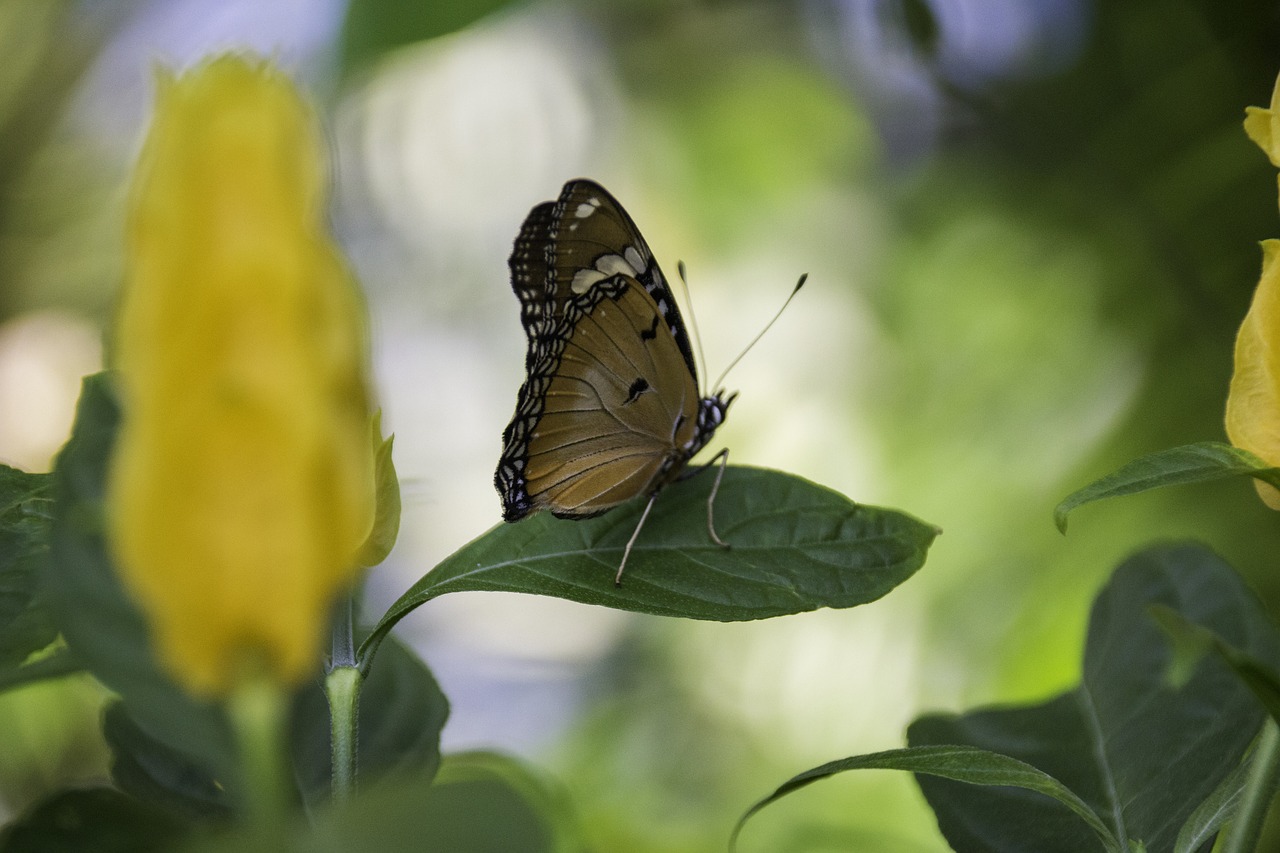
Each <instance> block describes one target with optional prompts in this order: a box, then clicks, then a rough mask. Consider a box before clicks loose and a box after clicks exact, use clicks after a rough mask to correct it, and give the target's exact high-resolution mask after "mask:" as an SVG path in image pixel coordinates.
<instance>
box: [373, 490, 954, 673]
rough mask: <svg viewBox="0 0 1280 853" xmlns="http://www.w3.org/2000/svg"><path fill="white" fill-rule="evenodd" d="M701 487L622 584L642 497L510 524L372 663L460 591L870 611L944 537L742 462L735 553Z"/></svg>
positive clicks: (731, 527) (664, 608)
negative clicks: (579, 517)
mask: <svg viewBox="0 0 1280 853" xmlns="http://www.w3.org/2000/svg"><path fill="white" fill-rule="evenodd" d="M701 479H702V482H701V483H700V484H699V483H697V482H696V481H687V482H685V483H682V484H679V485H677V486H673V487H672V488H670V489H667V490H666V491H665V492H663V494H662V496H661V498H659V499H658V501H657V502H656V503H655V504H654V508H653V512H652V514H651V516H650V518H649V520H648V522H647V524H646V526H645V528H644V530H643V531H642V532H641V536H640V539H639V540H637V542H636V545H635V547H634V548H633V549H632V552H631V557H630V560H629V562H628V563H627V571H626V574H625V575H624V576H623V579H622V586H621V587H620V588H619V587H615V586H614V571H615V570H616V568H617V565H618V561H620V560H621V559H622V552H623V548H624V546H625V544H626V541H627V539H628V537H630V536H631V533H632V531H633V530H634V529H635V525H636V522H637V520H638V517H639V513H640V511H641V502H640V501H637V502H635V504H634V505H633V506H630V507H628V508H626V509H622V508H619V509H617V510H614V511H613V512H610V513H607V514H605V515H603V516H600V517H598V518H594V519H589V520H586V521H565V520H562V519H557V518H554V517H552V516H550V515H548V514H545V513H543V514H540V515H536V516H533V517H531V518H528V519H525V520H524V521H522V522H521V523H519V524H515V525H499V526H498V527H496V528H494V529H493V530H490V531H489V532H488V533H486V534H484V535H483V536H481V537H480V538H479V539H477V540H475V541H474V542H472V543H471V544H469V545H467V546H465V547H464V548H462V549H460V550H459V551H457V552H456V553H455V554H453V555H452V556H451V557H449V558H448V559H447V560H445V561H444V562H443V563H441V564H440V565H439V566H437V567H436V568H435V569H433V570H432V571H431V572H430V573H428V574H427V575H426V576H424V577H423V578H422V580H420V581H418V582H417V583H416V584H414V585H413V586H412V587H410V588H409V590H408V591H407V592H406V593H405V594H404V595H402V596H401V597H400V598H399V599H398V600H397V601H396V602H395V603H394V604H392V605H391V607H390V608H388V610H387V613H386V615H385V616H384V617H383V618H382V620H381V621H380V622H379V623H378V625H377V626H376V627H375V628H374V630H373V633H372V634H371V635H370V636H369V638H368V639H367V640H366V641H365V642H364V644H363V646H362V647H361V650H360V659H361V661H362V666H367V665H368V661H369V660H370V659H371V657H372V655H373V654H374V653H375V652H376V651H377V647H378V643H379V642H380V641H381V639H382V637H384V636H385V635H386V633H387V631H389V630H391V628H392V627H393V626H394V625H395V623H396V622H398V621H399V620H400V619H401V618H403V617H404V616H405V615H406V614H407V613H409V612H410V611H412V610H413V609H414V608H416V607H418V606H419V605H421V604H424V603H425V602H427V601H430V600H431V599H433V598H435V597H436V596H439V595H443V594H445V593H447V592H462V591H471V590H502V591H505V592H524V593H534V594H537V595H550V596H555V597H557V598H567V599H569V600H571V601H579V602H583V603H585V604H598V605H602V606H605V607H613V608H616V609H619V610H630V611H634V612H637V613H649V614H654V615H659V616H679V617H684V618H686V619H708V620H712V621H717V622H735V621H741V620H745V619H764V618H767V617H771V616H784V615H787V614H792V613H803V612H804V611H807V610H814V609H816V608H819V607H853V606H855V605H858V604H866V603H867V602H870V601H874V600H876V599H877V598H880V597H881V596H882V595H884V594H885V593H887V592H889V591H890V590H891V589H893V588H894V587H895V586H897V585H898V584H900V583H902V582H903V581H905V580H907V578H909V577H911V575H913V574H914V573H915V572H916V570H917V569H919V568H920V566H922V565H923V564H924V559H925V555H926V553H927V551H928V548H929V545H930V544H931V543H932V542H933V539H934V537H936V536H937V535H938V532H939V531H938V530H937V528H934V527H931V526H929V525H927V524H924V523H923V522H920V521H917V520H916V519H914V518H912V517H911V516H909V515H906V514H904V513H901V512H897V511H895V510H887V509H880V508H877V507H871V506H865V505H862V504H856V503H854V502H853V501H850V500H849V499H848V498H846V497H844V496H843V495H840V494H837V493H836V492H833V491H831V490H830V489H824V488H822V487H821V486H817V485H815V484H813V483H810V482H808V481H807V480H803V479H801V478H800V477H795V476H791V475H788V474H782V473H779V472H777V471H766V470H761V469H754V468H737V467H735V468H727V469H726V470H725V475H724V479H723V481H722V482H721V485H720V491H719V493H718V494H717V496H716V503H715V512H716V526H717V529H718V532H719V533H720V536H721V538H723V539H725V541H727V542H728V543H729V544H730V547H729V548H727V549H725V548H721V547H719V546H718V545H716V544H715V543H714V542H712V541H711V540H710V538H709V537H708V535H707V526H706V517H707V516H706V503H707V492H708V489H710V488H711V483H710V481H709V478H705V477H704V478H701Z"/></svg>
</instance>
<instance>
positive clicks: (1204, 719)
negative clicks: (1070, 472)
mask: <svg viewBox="0 0 1280 853" xmlns="http://www.w3.org/2000/svg"><path fill="white" fill-rule="evenodd" d="M1156 606H1160V607H1162V608H1164V609H1165V610H1167V611H1169V612H1172V613H1175V614H1178V617H1179V618H1180V619H1182V620H1184V622H1185V623H1186V624H1189V625H1194V626H1200V628H1199V630H1205V631H1211V632H1213V633H1214V634H1215V635H1217V634H1221V635H1223V636H1227V637H1230V638H1231V640H1230V641H1228V642H1229V644H1230V647H1231V648H1233V649H1236V650H1237V652H1238V654H1239V655H1240V656H1246V655H1247V656H1248V659H1249V660H1252V661H1267V662H1270V664H1269V666H1270V668H1271V671H1272V672H1274V666H1275V664H1276V663H1278V662H1280V633H1278V632H1277V630H1276V627H1275V626H1274V624H1272V623H1271V621H1270V619H1269V618H1268V616H1267V614H1266V611H1265V609H1264V608H1263V607H1262V605H1261V603H1260V602H1259V601H1258V600H1257V598H1256V597H1255V596H1254V595H1253V594H1252V593H1251V592H1249V591H1248V590H1247V589H1246V588H1245V587H1244V585H1243V584H1242V583H1241V582H1240V580H1239V578H1238V577H1237V576H1236V575H1235V573H1234V572H1233V571H1232V569H1231V568H1230V566H1228V565H1226V564H1225V563H1224V562H1222V560H1221V559H1219V558H1218V557H1217V556H1215V555H1214V554H1212V553H1211V552H1209V551H1207V550H1205V549H1204V548H1200V547H1196V546H1176V547H1160V548H1153V549H1150V550H1148V551H1145V552H1143V553H1141V554H1138V555H1136V556H1134V557H1133V558H1131V559H1130V560H1129V561H1127V562H1126V563H1125V564H1124V565H1122V566H1120V568H1118V569H1117V570H1116V572H1115V574H1114V576H1113V577H1112V580H1111V582H1110V583H1109V584H1108V585H1107V587H1106V588H1105V589H1104V590H1103V591H1102V592H1101V593H1100V594H1099V596H1098V599H1097V601H1096V602H1095V604H1094V607H1093V616H1092V619H1091V621H1090V625H1089V634H1088V639H1087V641H1086V648H1085V657H1084V665H1083V670H1084V676H1083V679H1082V681H1081V684H1080V686H1078V687H1077V688H1075V689H1074V690H1072V691H1070V692H1068V693H1065V694H1063V695H1061V696H1058V697H1056V698H1054V699H1051V700H1049V701H1048V702H1045V703H1043V704H1040V705H1034V706H1027V707H1017V708H997V709H986V710H977V711H971V712H968V713H965V714H962V715H959V716H943V715H931V716H925V717H922V718H920V719H918V720H916V721H915V722H914V723H912V724H911V727H910V728H909V730H908V735H907V736H908V742H909V744H910V748H908V749H905V750H894V751H891V752H885V753H876V754H874V755H865V756H857V757H853V758H848V759H843V760H840V761H835V762H831V763H829V764H826V765H823V766H821V767H817V768H814V769H812V770H809V771H806V772H805V773H802V774H799V775H798V776H795V777H793V778H792V779H790V780H788V781H787V782H786V783H784V784H783V785H782V786H781V787H780V788H779V789H778V790H777V791H775V792H774V793H773V794H771V795H770V796H769V797H768V798H766V799H764V800H762V801H761V802H760V803H757V804H756V805H755V806H753V807H752V808H751V809H750V810H749V811H748V812H747V814H746V815H745V816H744V818H743V820H745V819H746V817H749V816H750V815H751V814H754V813H755V812H756V811H758V810H759V809H760V808H762V807H763V806H765V805H767V804H769V803H771V802H773V801H774V800H776V799H778V798H779V797H781V796H784V795H786V794H788V793H790V792H791V791H794V790H796V789H797V788H799V787H801V786H803V785H807V784H809V783H810V782H813V781H815V780H817V779H820V778H825V777H827V776H830V775H832V774H834V773H837V772H841V771H844V770H853V769H868V768H892V769H899V770H910V771H913V772H915V773H916V777H917V781H918V782H919V784H920V787H921V789H922V790H923V791H924V794H925V797H926V798H927V799H928V800H929V804H930V806H931V807H932V808H933V810H934V812H935V814H936V815H937V818H938V825H939V827H940V828H941V830H942V833H943V835H944V836H946V838H947V841H948V842H949V843H950V844H951V845H952V847H953V848H954V849H955V850H958V851H1010V853H1013V851H1024V850H1036V851H1043V853H1052V852H1053V851H1063V853H1077V851H1083V850H1094V849H1102V850H1108V851H1119V850H1123V849H1125V845H1127V844H1129V843H1140V844H1142V845H1143V846H1144V848H1145V849H1147V850H1152V851H1156V850H1174V849H1177V850H1195V849H1196V848H1197V847H1198V844H1199V842H1200V841H1203V840H1204V839H1207V838H1209V837H1212V835H1213V834H1214V833H1215V832H1216V831H1217V830H1218V828H1219V827H1220V826H1221V824H1222V823H1223V821H1225V820H1227V819H1228V818H1229V817H1230V816H1231V814H1232V811H1233V805H1234V803H1235V802H1236V800H1237V798H1238V796H1239V793H1240V791H1241V789H1242V788H1243V786H1244V777H1243V774H1242V772H1241V764H1240V762H1241V759H1242V758H1243V756H1244V754H1245V750H1246V749H1247V748H1248V746H1249V743H1250V742H1251V741H1252V740H1253V738H1254V736H1255V734H1256V733H1257V731H1258V728H1259V725H1260V722H1261V719H1262V716H1263V709H1262V707H1261V705H1260V704H1259V702H1258V701H1257V700H1256V699H1255V698H1254V696H1253V695H1252V694H1251V693H1250V690H1249V688H1248V687H1247V686H1246V684H1245V683H1244V682H1243V681H1242V680H1241V679H1240V678H1238V677H1237V675H1236V674H1235V673H1234V672H1233V671H1232V669H1231V668H1229V667H1227V666H1224V665H1223V662H1222V661H1220V660H1218V659H1215V658H1202V661H1201V664H1200V665H1199V666H1198V667H1196V669H1195V671H1194V673H1192V674H1191V676H1190V677H1189V678H1188V679H1186V680H1185V681H1184V682H1183V683H1181V684H1177V685H1175V684H1173V683H1171V682H1170V681H1169V680H1168V679H1167V678H1166V677H1165V674H1166V671H1167V669H1168V666H1169V664H1170V662H1171V660H1172V657H1173V653H1172V651H1171V649H1170V647H1169V644H1168V642H1167V639H1166V637H1165V636H1164V634H1163V633H1162V632H1161V630H1160V628H1159V626H1158V625H1157V624H1156V623H1155V621H1154V620H1153V619H1151V618H1150V616H1149V611H1150V609H1151V608H1153V607H1156ZM1226 644H1227V643H1226V642H1224V645H1226ZM962 783H963V784H962ZM973 786H983V787H980V788H978V787H973ZM992 786H995V787H992ZM1029 792H1031V793H1029ZM1180 839H1181V840H1180ZM1187 845H1191V846H1187Z"/></svg>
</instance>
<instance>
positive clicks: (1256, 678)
mask: <svg viewBox="0 0 1280 853" xmlns="http://www.w3.org/2000/svg"><path fill="white" fill-rule="evenodd" d="M1151 616H1152V618H1154V619H1155V620H1156V621H1157V622H1158V623H1159V625H1160V627H1161V628H1163V629H1164V631H1165V632H1166V633H1167V634H1168V635H1169V637H1170V639H1171V641H1172V642H1173V647H1174V650H1175V653H1174V660H1173V666H1171V674H1170V679H1171V680H1172V681H1173V682H1174V683H1175V684H1177V683H1178V681H1179V680H1180V679H1181V678H1182V676H1183V670H1184V669H1185V668H1186V667H1187V665H1188V662H1189V661H1192V660H1196V661H1198V659H1199V658H1202V657H1203V656H1204V655H1205V654H1208V653H1209V652H1216V653H1217V655H1218V656H1219V657H1220V658H1221V659H1222V660H1223V661H1225V662H1226V664H1227V665H1228V666H1230V667H1231V669H1232V671H1234V672H1235V674H1236V675H1237V676H1238V677H1239V678H1240V680H1241V681H1242V682H1243V683H1244V684H1245V685H1246V686H1247V687H1248V688H1249V689H1250V690H1252V691H1253V695H1254V696H1255V697H1257V699H1258V701H1259V702H1261V703H1262V705H1263V707H1264V708H1266V709H1267V713H1268V714H1270V715H1271V718H1272V719H1273V720H1275V721H1276V722H1277V723H1280V669H1277V664H1276V662H1280V633H1277V632H1276V629H1275V627H1274V625H1272V623H1271V621H1270V619H1269V618H1268V617H1267V615H1266V613H1265V611H1262V610H1261V608H1259V611H1258V612H1256V613H1252V614H1251V615H1250V617H1249V622H1248V627H1250V628H1252V629H1253V630H1254V631H1255V632H1257V634H1258V636H1256V637H1254V638H1253V639H1252V647H1253V648H1254V649H1255V651H1246V650H1245V649H1242V648H1240V647H1239V646H1236V645H1234V644H1232V643H1231V642H1229V641H1227V640H1225V639H1223V638H1222V637H1221V636H1220V635H1219V634H1217V633H1216V632H1214V631H1212V630H1210V629H1208V628H1205V627H1202V626H1201V625H1197V624H1194V623H1193V622H1191V621H1190V620H1189V619H1187V618H1186V617H1185V616H1183V615H1182V614H1181V613H1179V612H1177V611H1176V610H1173V609H1171V608H1168V607H1162V606H1159V605H1157V606H1154V607H1152V608H1151Z"/></svg>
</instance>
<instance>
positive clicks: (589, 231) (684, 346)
mask: <svg viewBox="0 0 1280 853" xmlns="http://www.w3.org/2000/svg"><path fill="white" fill-rule="evenodd" d="M509 264H510V266H511V286H512V288H513V289H514V290H515V292H516V296H517V297H519V299H520V320H521V323H522V324H523V325H524V330H525V334H526V335H527V336H528V338H529V349H528V352H527V353H526V355H525V369H526V371H527V373H528V376H527V378H526V379H525V381H524V384H523V385H522V386H521V387H520V394H519V397H518V398H517V401H516V412H515V415H514V417H512V419H511V423H510V424H508V426H507V428H506V430H504V431H503V433H502V443H503V448H502V457H501V459H500V460H499V462H498V470H497V473H496V474H495V476H494V485H495V486H496V487H497V489H498V494H500V495H501V496H502V517H503V518H504V519H505V520H506V521H519V520H520V519H522V518H524V517H525V516H526V515H529V514H530V513H533V512H537V511H539V510H544V509H545V510H550V511H551V513H552V515H556V516H558V517H560V518H575V519H581V518H590V517H592V516H595V515H599V514H600V513H602V512H606V511H608V510H610V509H612V508H613V507H615V506H618V505H619V504H622V503H625V502H627V501H628V500H631V499H632V498H634V497H637V496H639V495H645V496H647V497H648V498H649V501H648V503H647V504H646V505H645V508H644V513H643V514H642V515H641V516H640V521H639V523H638V524H637V525H636V529H635V531H634V532H633V533H632V534H631V539H630V540H629V541H628V542H627V545H626V549H625V550H624V551H623V554H622V562H621V564H619V566H618V574H617V576H616V578H615V579H614V582H615V584H617V585H621V583H622V570H623V568H625V566H626V564H627V557H628V556H629V555H630V553H631V546H632V545H633V544H634V543H635V540H636V537H637V536H638V535H639V533H640V528H641V526H643V524H644V521H645V519H646V518H647V517H648V515H649V510H650V509H651V508H652V507H653V502H654V500H655V499H656V498H657V496H658V493H659V492H660V491H661V490H662V489H663V487H665V486H667V485H668V484H670V483H671V482H672V481H674V480H676V479H679V478H680V477H681V474H682V473H686V472H685V467H686V465H687V464H688V462H689V460H690V459H692V458H693V456H694V454H696V453H697V452H698V451H699V450H701V449H702V448H703V446H704V445H706V443H707V442H708V441H710V440H711V437H712V435H714V434H715V431H716V428H717V427H719V426H720V424H722V423H723V422H724V418H725V413H726V412H727V411H728V409H729V405H730V404H731V403H732V402H733V400H734V397H736V396H737V394H736V393H735V394H728V395H726V394H725V392H724V390H723V389H721V390H717V391H716V392H715V393H713V394H711V395H710V396H702V394H701V392H700V391H699V389H698V374H697V370H696V369H695V368H694V363H693V353H692V352H691V350H690V348H689V336H688V333H687V331H686V330H685V326H684V322H683V320H682V319H681V317H680V311H679V309H677V308H676V303H675V300H674V299H672V297H671V291H670V289H669V288H668V286H667V281H666V279H665V278H664V277H663V275H662V270H660V269H659V268H658V264H657V262H656V261H655V260H654V259H653V253H652V252H650V251H649V246H648V245H647V244H646V243H645V241H644V238H643V237H641V236H640V231H639V230H638V229H637V228H636V225H635V223H634V222H632V221H631V217H630V216H628V215H627V212H626V211H625V210H623V208H622V205H621V204H619V203H618V201H617V200H616V199H615V198H614V197H613V196H612V195H610V194H609V193H608V192H607V191H606V190H605V189H604V187H602V186H600V185H599V184H597V183H595V182H594V181H589V180H584V179H579V180H575V181H570V182H569V183H567V184H565V185H564V189H563V190H562V191H561V193H560V198H559V199H558V200H557V201H554V202H552V201H548V202H544V203H543V204H540V205H538V206H537V207H535V208H534V209H533V210H532V211H530V212H529V215H528V217H526V219H525V221H524V225H523V227H521V229H520V234H519V236H518V237H516V242H515V249H514V250H513V251H512V253H511V258H510V261H509ZM727 459H728V450H727V449H726V450H722V451H720V453H719V454H717V456H716V457H715V458H713V459H712V460H711V462H709V463H707V464H708V465H710V464H713V463H715V462H716V461H719V463H720V468H719V472H718V473H717V476H716V481H715V484H714V485H713V486H712V490H711V495H710V497H709V498H708V500H707V531H708V533H709V534H710V535H711V538H712V540H713V541H715V542H716V543H717V544H719V545H721V546H724V547H728V546H727V545H726V543H725V542H723V541H722V540H721V539H720V537H719V536H718V535H716V532H715V526H714V521H713V518H712V509H713V502H714V500H715V493H716V490H717V489H718V488H719V485H720V476H721V475H723V473H724V465H725V462H726V461H727ZM704 467H705V466H704Z"/></svg>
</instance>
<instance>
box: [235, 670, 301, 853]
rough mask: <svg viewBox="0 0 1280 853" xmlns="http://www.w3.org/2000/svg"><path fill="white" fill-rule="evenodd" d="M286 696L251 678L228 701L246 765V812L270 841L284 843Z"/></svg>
mask: <svg viewBox="0 0 1280 853" xmlns="http://www.w3.org/2000/svg"><path fill="white" fill-rule="evenodd" d="M286 698H287V697H286V695H285V693H284V691H282V690H281V689H280V686H279V685H278V684H276V683H275V682H273V681H270V680H268V679H266V678H259V677H254V678H247V679H245V680H244V681H242V682H241V683H240V685H239V686H238V687H236V689H235V690H234V691H233V692H232V693H231V696H230V698H229V699H228V702H227V711H228V714H229V716H230V718H231V725H232V727H233V728H234V730H235V734H236V741H237V744H238V746H239V750H240V758H241V762H242V764H243V767H244V801H243V807H244V810H245V816H246V818H247V820H248V821H249V822H250V823H251V824H252V825H254V826H256V827H257V828H258V830H259V831H260V832H261V833H263V837H264V839H266V840H268V841H269V840H270V839H278V840H280V841H283V838H284V827H285V815H286V814H287V813H288V807H289V799H290V793H289V792H290V786H289V782H288V779H289V769H288V756H287V755H286V753H285V738H284V733H285V722H286Z"/></svg>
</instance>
